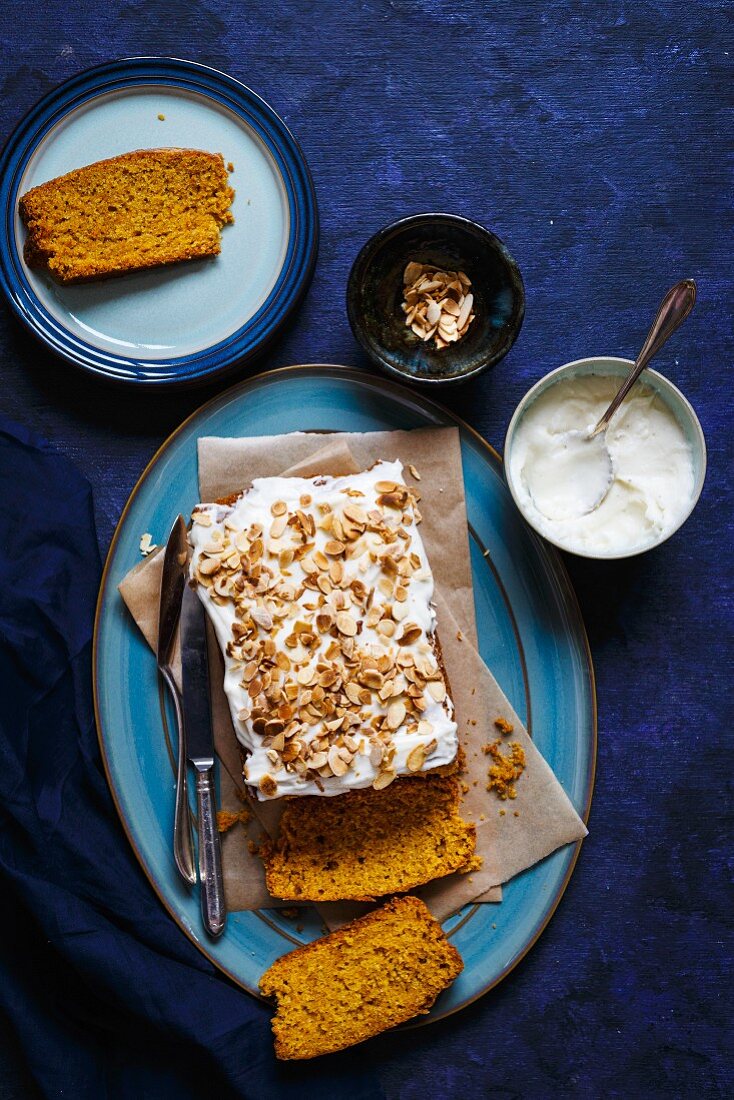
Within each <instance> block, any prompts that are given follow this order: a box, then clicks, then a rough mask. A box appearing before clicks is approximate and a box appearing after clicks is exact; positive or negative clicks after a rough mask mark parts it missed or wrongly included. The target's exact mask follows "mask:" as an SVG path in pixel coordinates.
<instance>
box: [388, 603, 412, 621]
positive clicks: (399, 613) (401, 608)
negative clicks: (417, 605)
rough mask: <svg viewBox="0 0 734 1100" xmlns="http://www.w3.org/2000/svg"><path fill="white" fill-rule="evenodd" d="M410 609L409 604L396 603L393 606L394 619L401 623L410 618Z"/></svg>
mask: <svg viewBox="0 0 734 1100" xmlns="http://www.w3.org/2000/svg"><path fill="white" fill-rule="evenodd" d="M409 611H410V608H409V607H408V605H407V603H394V604H393V605H392V617H393V619H394V620H395V622H396V623H400V622H402V621H403V619H406V618H407V617H408V613H409Z"/></svg>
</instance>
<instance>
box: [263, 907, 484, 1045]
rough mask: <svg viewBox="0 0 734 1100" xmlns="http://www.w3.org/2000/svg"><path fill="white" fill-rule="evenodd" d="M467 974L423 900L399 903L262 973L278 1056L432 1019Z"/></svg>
mask: <svg viewBox="0 0 734 1100" xmlns="http://www.w3.org/2000/svg"><path fill="white" fill-rule="evenodd" d="M462 969H463V963H462V961H461V956H460V955H459V952H458V951H457V950H456V948H455V947H453V946H452V945H451V944H450V943H449V941H448V940H447V939H446V936H445V935H444V933H443V931H442V929H441V926H440V924H439V923H438V921H436V920H434V918H433V917H432V916H431V914H430V913H429V911H428V909H427V908H426V907H425V905H424V904H423V902H422V901H419V900H418V898H413V897H407V898H395V899H394V900H393V901H390V902H388V903H387V905H385V906H383V907H382V909H377V910H375V911H374V912H372V913H368V914H367V916H365V917H360V919H359V920H355V921H352V923H351V924H347V925H345V926H344V927H343V928H340V929H338V931H336V932H332V934H331V935H330V936H326V937H325V938H324V939H321V940H316V941H315V942H314V943H310V944H307V945H306V946H305V947H299V948H298V949H297V950H296V951H291V952H290V954H288V955H283V956H282V957H281V958H280V959H277V960H276V962H274V963H273V965H272V966H271V967H270V968H269V969H268V970H267V971H266V972H265V973H264V974H263V976H262V978H261V979H260V989H261V991H262V993H263V994H264V995H265V996H266V997H274V998H275V999H276V1001H277V1011H276V1014H275V1016H274V1018H273V1034H274V1036H275V1054H276V1057H278V1058H280V1059H283V1060H288V1059H301V1058H315V1057H317V1056H318V1055H320V1054H331V1053H332V1052H334V1051H337V1050H343V1049H344V1048H345V1047H350V1046H354V1044H355V1043H361V1042H363V1041H364V1040H365V1039H370V1038H371V1037H372V1036H374V1035H379V1034H380V1032H382V1031H385V1030H387V1028H390V1027H394V1026H395V1025H396V1024H401V1023H404V1022H405V1021H406V1020H410V1019H412V1017H414V1016H417V1015H419V1014H421V1013H426V1012H428V1010H429V1009H430V1008H431V1005H432V1004H433V1003H434V1001H435V1000H436V997H437V996H438V995H439V993H440V992H441V991H442V990H444V989H446V987H447V986H449V985H450V984H451V982H453V981H454V979H455V978H456V977H457V976H458V975H459V974H460V973H461V971H462Z"/></svg>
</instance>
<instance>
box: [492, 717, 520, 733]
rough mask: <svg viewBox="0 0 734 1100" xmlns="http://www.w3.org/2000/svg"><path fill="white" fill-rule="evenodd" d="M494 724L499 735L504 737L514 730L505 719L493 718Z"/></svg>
mask: <svg viewBox="0 0 734 1100" xmlns="http://www.w3.org/2000/svg"><path fill="white" fill-rule="evenodd" d="M494 724H495V726H496V727H497V729H498V730H499V731H500V733H502V734H505V735H507V734H510V733H512V732H513V730H514V729H515V727H514V726H513V725H512V723H511V722H508V721H507V719H506V718H495V720H494Z"/></svg>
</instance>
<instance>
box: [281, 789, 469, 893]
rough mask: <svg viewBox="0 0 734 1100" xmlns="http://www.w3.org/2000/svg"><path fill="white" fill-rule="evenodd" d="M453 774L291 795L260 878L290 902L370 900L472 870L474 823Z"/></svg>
mask: <svg viewBox="0 0 734 1100" xmlns="http://www.w3.org/2000/svg"><path fill="white" fill-rule="evenodd" d="M459 799H460V792H459V780H458V779H457V778H456V776H452V775H450V776H426V777H425V778H421V779H405V780H403V781H402V782H400V783H393V784H392V785H391V786H390V787H388V788H387V789H386V790H384V791H374V790H370V789H367V790H362V791H354V792H353V793H352V794H351V795H350V796H349V797H348V798H293V799H290V800H289V801H288V802H287V804H286V806H285V809H284V811H283V816H282V818H281V820H280V831H279V833H278V839H277V842H276V843H275V844H274V845H273V844H271V845H267V846H265V847H264V849H262V850H261V854H262V856H263V859H264V862H265V881H266V883H267V887H268V890H269V891H270V893H271V894H272V895H273V897H276V898H282V899H283V900H287V901H315V902H322V901H339V900H351V901H372V900H374V899H375V898H376V897H382V896H384V895H387V894H393V893H400V892H401V891H405V890H412V889H414V888H415V887H416V886H422V885H423V884H424V883H426V882H431V881H432V880H433V879H436V878H442V877H443V876H444V875H449V874H451V873H452V872H453V871H463V870H467V871H468V870H470V868H471V867H472V859H473V856H474V847H475V842H476V829H475V826H474V825H471V824H468V823H467V822H466V821H463V820H462V818H461V817H460V816H459Z"/></svg>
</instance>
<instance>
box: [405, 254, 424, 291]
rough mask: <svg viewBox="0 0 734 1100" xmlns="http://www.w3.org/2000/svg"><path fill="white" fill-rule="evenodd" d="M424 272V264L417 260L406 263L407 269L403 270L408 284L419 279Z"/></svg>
mask: <svg viewBox="0 0 734 1100" xmlns="http://www.w3.org/2000/svg"><path fill="white" fill-rule="evenodd" d="M422 274H423V264H419V263H416V261H415V260H411V261H410V263H409V264H407V265H406V268H405V271H404V272H403V282H404V283H405V284H406V286H407V285H408V284H410V283H414V282H415V280H416V279H418V278H419V277H420V276H421V275H422Z"/></svg>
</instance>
